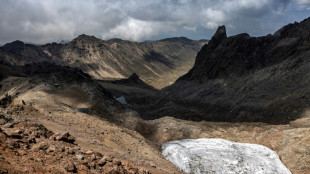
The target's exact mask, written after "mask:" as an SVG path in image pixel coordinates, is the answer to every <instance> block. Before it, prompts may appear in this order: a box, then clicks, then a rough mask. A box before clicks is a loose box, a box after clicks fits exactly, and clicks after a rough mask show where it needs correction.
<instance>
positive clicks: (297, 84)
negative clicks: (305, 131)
mask: <svg viewBox="0 0 310 174" xmlns="http://www.w3.org/2000/svg"><path fill="white" fill-rule="evenodd" d="M309 31H310V18H308V19H306V20H304V21H302V22H300V23H294V24H289V25H287V26H285V27H283V28H282V29H280V30H279V31H277V32H276V33H275V34H274V35H267V36H263V37H250V36H249V35H248V34H239V35H236V36H231V37H226V32H225V27H224V26H222V27H219V29H218V30H217V32H216V34H215V35H214V37H213V38H212V39H211V41H210V42H209V44H208V45H205V46H204V47H203V48H202V49H201V50H200V52H199V53H198V55H197V58H196V61H195V65H194V66H193V68H192V69H191V70H190V71H189V72H188V73H187V74H185V75H184V76H183V77H181V78H179V79H178V81H177V82H176V83H175V84H173V85H171V86H169V87H167V88H165V89H163V90H161V91H159V92H158V93H156V94H155V95H153V96H147V97H146V98H152V99H151V100H150V101H152V102H149V103H148V104H146V105H143V104H142V103H137V104H133V107H134V108H138V110H140V112H141V113H143V114H142V115H144V116H145V118H149V119H150V118H156V117H160V116H165V115H172V116H175V117H178V118H182V119H191V120H212V121H237V122H239V121H263V122H269V123H271V122H272V123H287V122H289V121H290V120H294V119H296V118H298V117H300V116H301V115H302V113H303V112H304V111H305V110H306V109H307V108H308V107H309V101H310V95H309V94H310V89H309V85H310V81H309V80H308V79H309V78H310V71H309V67H310V59H309V57H310V40H309V33H310V32H309ZM141 101H145V99H143V100H141ZM129 103H130V102H129ZM141 104H142V105H143V106H141ZM154 107H156V108H158V109H157V110H156V111H154V110H150V108H154ZM154 115H156V116H154Z"/></svg>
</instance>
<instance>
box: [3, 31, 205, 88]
mask: <svg viewBox="0 0 310 174" xmlns="http://www.w3.org/2000/svg"><path fill="white" fill-rule="evenodd" d="M205 43H206V42H205V41H194V40H190V39H188V38H185V37H179V38H167V39H163V40H159V41H152V42H140V43H137V42H130V41H126V40H121V39H111V40H108V41H104V40H101V39H98V38H96V37H94V36H88V35H84V34H83V35H80V36H78V37H77V38H75V39H73V40H72V41H71V42H68V43H66V44H58V43H51V44H46V45H42V46H38V45H33V44H25V43H23V42H22V41H14V42H11V43H8V44H5V45H4V46H3V47H1V48H0V61H1V62H2V63H5V64H9V65H17V66H22V65H25V64H33V63H39V62H49V63H55V64H57V65H66V66H70V67H73V68H79V69H81V70H82V71H83V72H85V73H87V74H89V75H90V76H91V77H92V78H94V79H97V80H107V79H110V80H111V79H123V78H127V77H129V76H130V75H131V74H132V73H137V74H138V75H139V76H140V77H141V78H142V79H143V80H144V81H145V82H147V83H149V84H150V85H153V86H154V87H156V88H163V87H165V86H168V85H170V84H172V83H173V82H174V81H175V80H176V79H177V78H178V77H179V76H180V75H183V74H184V73H186V72H187V71H188V70H189V69H190V68H191V67H192V65H193V63H194V59H195V56H196V54H197V52H198V51H199V49H200V48H201V47H202V45H203V44H205Z"/></svg>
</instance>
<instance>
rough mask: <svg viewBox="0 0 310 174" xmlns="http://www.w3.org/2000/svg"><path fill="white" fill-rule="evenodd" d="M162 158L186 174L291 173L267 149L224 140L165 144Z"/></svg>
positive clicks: (195, 140)
mask: <svg viewBox="0 0 310 174" xmlns="http://www.w3.org/2000/svg"><path fill="white" fill-rule="evenodd" d="M162 155H163V156H164V157H165V158H166V159H167V160H169V161H170V162H171V163H173V164H174V165H175V166H177V167H178V168H179V169H180V170H182V171H183V172H186V173H195V174H199V173H217V174H222V173H225V174H235V173H236V174H237V173H238V174H246V173H255V174H291V172H290V171H289V170H288V169H287V168H286V167H285V166H284V164H283V163H282V162H281V160H280V159H279V156H278V155H277V153H276V152H275V151H273V150H271V149H269V148H268V147H266V146H262V145H258V144H248V143H236V142H231V141H227V140H224V139H215V138H214V139H213V138H212V139H207V138H201V139H185V140H180V141H171V142H167V143H164V144H163V145H162Z"/></svg>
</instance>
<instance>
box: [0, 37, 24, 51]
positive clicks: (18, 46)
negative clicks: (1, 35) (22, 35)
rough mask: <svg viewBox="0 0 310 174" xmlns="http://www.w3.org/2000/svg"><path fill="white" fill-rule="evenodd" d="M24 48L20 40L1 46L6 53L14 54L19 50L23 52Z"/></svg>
mask: <svg viewBox="0 0 310 174" xmlns="http://www.w3.org/2000/svg"><path fill="white" fill-rule="evenodd" d="M24 47H25V43H24V42H22V41H20V40H16V41H14V42H11V43H7V44H5V45H3V48H4V49H5V50H6V51H9V52H16V53H18V52H19V51H20V50H23V49H24Z"/></svg>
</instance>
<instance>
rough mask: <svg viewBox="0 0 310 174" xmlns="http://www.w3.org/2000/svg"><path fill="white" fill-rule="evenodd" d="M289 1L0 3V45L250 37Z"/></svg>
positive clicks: (277, 16) (274, 18)
mask: <svg viewBox="0 0 310 174" xmlns="http://www.w3.org/2000/svg"><path fill="white" fill-rule="evenodd" d="M290 1H291V2H293V0H219V1H214V0H149V1H145V0H117V1H110V0H102V1H99V0H88V1H84V0H74V1H63V0H53V1H51V0H40V1H37V0H23V1H17V0H3V1H2V2H1V6H0V44H4V43H7V42H10V41H13V40H17V39H20V40H23V41H27V42H35V43H46V42H52V41H59V40H62V39H65V40H70V39H73V38H74V37H76V36H77V35H79V34H83V33H84V34H89V35H95V36H97V37H103V38H113V37H118V38H123V39H129V40H144V39H151V38H153V37H159V36H161V35H169V33H170V34H171V33H172V34H173V35H174V36H176V35H177V34H178V33H183V34H184V31H186V32H187V33H197V32H202V30H203V31H205V32H208V31H211V30H212V31H213V30H214V28H216V27H217V26H219V25H223V24H225V25H227V26H228V27H230V28H231V29H232V31H233V32H236V33H237V32H246V31H249V32H251V31H254V30H255V31H259V32H256V34H260V33H264V32H265V33H266V32H268V31H269V30H271V27H269V25H270V26H271V25H274V23H279V22H280V21H279V19H281V18H282V16H283V15H284V14H285V13H283V12H284V11H285V9H286V5H287V4H288V3H289V2H290ZM295 3H297V4H298V5H300V6H304V5H308V4H309V0H297V1H295ZM287 15H291V14H287ZM281 25H282V23H281ZM277 27H278V26H277ZM272 29H273V28H272ZM181 30H182V31H181ZM185 34H186V33H185ZM209 37H210V36H209ZM201 38H205V35H204V36H201Z"/></svg>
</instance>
